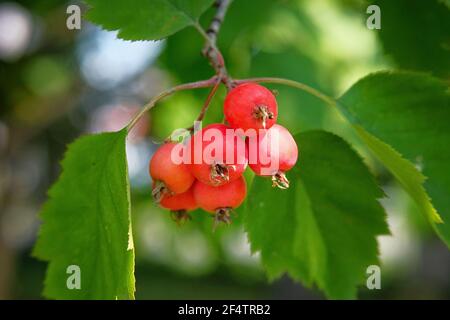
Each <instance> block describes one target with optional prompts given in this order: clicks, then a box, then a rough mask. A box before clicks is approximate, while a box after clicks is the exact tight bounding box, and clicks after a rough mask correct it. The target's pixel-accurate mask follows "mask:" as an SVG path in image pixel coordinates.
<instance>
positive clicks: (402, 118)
mask: <svg viewBox="0 0 450 320" xmlns="http://www.w3.org/2000/svg"><path fill="white" fill-rule="evenodd" d="M449 98H450V95H449V90H448V85H447V84H445V83H444V82H443V81H440V80H438V79H436V78H433V77H431V76H429V75H425V74H418V73H412V72H393V73H392V72H380V73H375V74H372V75H369V76H367V77H365V78H363V79H361V80H360V81H358V82H357V83H356V84H355V85H353V86H352V87H351V88H350V89H349V90H348V91H347V92H346V93H345V94H344V95H343V96H342V97H341V98H339V100H338V107H339V108H340V110H341V111H342V112H343V114H344V115H345V116H346V117H347V119H349V120H350V121H351V123H353V124H354V125H355V127H356V129H357V132H358V134H359V135H360V137H361V138H362V139H363V140H364V141H365V142H366V143H367V145H368V147H369V148H370V149H371V150H372V151H373V152H374V154H375V155H376V156H377V157H378V159H379V160H381V162H382V163H383V164H384V165H385V166H386V167H387V168H388V169H389V170H390V171H391V172H392V174H393V175H394V176H395V177H397V178H398V180H399V181H400V182H401V183H402V185H403V186H404V187H405V189H406V191H408V192H409V194H410V195H411V196H412V197H413V199H414V200H415V202H416V203H417V205H418V206H419V208H421V209H422V211H423V212H424V213H425V215H426V216H427V218H428V219H429V220H431V221H432V222H440V219H441V218H442V220H443V221H444V223H441V224H438V225H436V228H437V230H438V233H439V234H440V236H441V237H442V239H443V240H444V241H445V242H446V243H447V245H450V196H449V195H450V165H449V163H450V148H449V142H450V126H449V124H448V120H449V119H450V99H449ZM386 143H387V144H388V145H390V146H392V147H393V149H392V148H391V147H389V146H388V145H386ZM402 156H403V157H405V159H407V160H409V161H410V162H408V161H407V160H405V159H402ZM414 165H416V166H418V167H420V168H421V171H422V172H423V175H422V174H421V173H419V172H418V170H417V169H416V168H415V166H414ZM424 176H425V177H427V178H428V179H427V180H426V181H425V182H424V185H423V186H424V188H425V191H426V193H427V194H428V195H429V196H430V197H431V200H432V202H433V204H434V207H435V208H436V209H437V212H439V214H440V217H439V215H438V214H437V213H436V210H434V208H433V204H432V203H431V201H430V199H429V197H428V195H427V194H426V193H425V191H424V189H423V187H422V183H423V181H424Z"/></svg>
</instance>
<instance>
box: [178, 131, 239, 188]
mask: <svg viewBox="0 0 450 320" xmlns="http://www.w3.org/2000/svg"><path fill="white" fill-rule="evenodd" d="M186 149H187V150H188V151H189V152H190V155H189V160H190V164H189V169H190V171H191V173H192V174H193V175H194V176H195V177H196V178H197V179H198V180H200V181H201V182H203V183H205V184H208V185H212V186H221V185H223V184H225V183H228V182H230V181H234V180H236V179H237V178H239V177H240V176H241V175H242V173H243V172H244V171H245V168H246V167H247V148H246V147H245V141H244V140H242V138H241V137H239V136H237V135H235V134H234V130H233V129H231V128H229V127H228V126H226V125H224V124H219V123H217V124H211V125H209V126H206V127H205V128H203V129H202V130H200V131H198V132H196V133H195V134H194V135H193V136H192V137H191V139H190V140H189V142H188V144H187V146H186Z"/></svg>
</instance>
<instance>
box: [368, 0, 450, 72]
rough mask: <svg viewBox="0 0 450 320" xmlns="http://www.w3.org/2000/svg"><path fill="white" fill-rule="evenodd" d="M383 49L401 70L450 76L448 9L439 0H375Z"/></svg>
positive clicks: (449, 15) (449, 10) (449, 20)
mask: <svg viewBox="0 0 450 320" xmlns="http://www.w3.org/2000/svg"><path fill="white" fill-rule="evenodd" d="M370 4H376V5H378V6H379V7H380V9H381V30H377V31H376V32H377V33H378V35H379V38H380V40H381V43H382V45H383V47H384V51H385V52H386V53H387V54H388V55H390V56H391V57H392V58H393V59H394V61H395V62H396V64H397V65H398V66H399V67H401V68H404V69H413V70H421V71H432V72H433V73H434V74H435V75H438V76H442V77H444V78H448V77H449V76H450V59H449V54H450V37H449V31H448V30H450V9H449V7H448V2H447V4H445V3H444V1H442V0H426V1H424V0H395V1H392V0H376V1H370Z"/></svg>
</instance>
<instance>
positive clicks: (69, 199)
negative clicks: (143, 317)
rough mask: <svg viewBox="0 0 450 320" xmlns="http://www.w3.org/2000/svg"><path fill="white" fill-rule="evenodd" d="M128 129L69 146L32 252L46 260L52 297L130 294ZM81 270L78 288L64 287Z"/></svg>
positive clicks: (47, 286)
mask: <svg viewBox="0 0 450 320" xmlns="http://www.w3.org/2000/svg"><path fill="white" fill-rule="evenodd" d="M126 134H127V131H126V130H122V131H119V132H114V133H103V134H98V135H89V136H85V137H82V138H81V139H79V140H77V141H76V142H74V143H73V144H72V145H70V147H69V149H68V151H67V153H66V156H65V158H64V160H63V162H62V169H63V172H62V175H61V177H60V178H59V181H58V182H56V184H55V185H54V186H53V187H52V188H51V189H50V191H49V200H48V202H47V203H46V204H45V205H44V208H43V209H42V212H41V218H42V220H43V225H42V227H41V230H40V234H39V238H38V242H37V244H36V247H35V248H34V255H35V256H36V257H38V258H40V259H43V260H46V261H49V267H48V270H47V276H46V280H45V289H44V294H45V295H46V296H47V297H49V298H56V299H133V298H134V291H135V289H134V248H133V239H132V234H131V220H130V201H129V197H130V195H129V185H128V175H127V163H126V156H125V138H126ZM70 265H78V266H79V267H80V269H81V289H80V290H77V289H72V290H69V289H68V288H67V286H66V281H67V278H68V277H69V276H70V275H69V274H67V273H66V270H67V267H68V266H70Z"/></svg>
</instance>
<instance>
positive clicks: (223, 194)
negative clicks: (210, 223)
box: [193, 176, 247, 226]
mask: <svg viewBox="0 0 450 320" xmlns="http://www.w3.org/2000/svg"><path fill="white" fill-rule="evenodd" d="M193 193H194V199H195V201H196V203H197V204H198V206H199V207H200V208H202V209H203V210H205V211H207V212H210V213H213V214H214V225H215V226H216V225H217V224H218V223H220V222H225V223H227V224H229V223H230V222H231V217H230V214H231V213H232V212H233V209H235V208H237V207H239V206H240V205H241V204H242V202H244V199H245V196H246V194H247V186H246V183H245V179H244V178H243V177H242V176H241V177H239V178H238V179H236V180H234V181H232V182H230V183H227V184H224V185H221V186H219V187H214V186H211V185H207V184H204V183H202V182H201V181H196V182H195V183H194V186H193Z"/></svg>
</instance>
